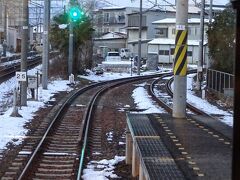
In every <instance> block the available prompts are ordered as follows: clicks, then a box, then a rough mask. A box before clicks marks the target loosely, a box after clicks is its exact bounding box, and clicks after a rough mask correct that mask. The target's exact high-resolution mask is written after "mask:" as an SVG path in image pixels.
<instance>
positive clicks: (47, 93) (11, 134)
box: [0, 66, 232, 180]
mask: <svg viewBox="0 0 240 180" xmlns="http://www.w3.org/2000/svg"><path fill="white" fill-rule="evenodd" d="M40 69H41V66H39V67H37V68H34V69H33V70H30V71H28V74H29V75H34V74H36V72H37V71H39V70H40ZM163 71H164V69H163V68H161V72H163ZM167 71H169V69H168V70H167ZM150 73H156V72H155V71H152V72H146V73H141V75H143V74H150ZM129 76H130V73H111V72H105V73H104V74H103V75H94V73H92V72H90V74H89V75H88V76H80V77H81V78H85V79H88V80H92V81H107V80H112V79H118V78H125V77H129ZM133 76H136V74H135V73H134V74H133ZM67 83H68V81H64V80H60V79H59V80H55V81H51V82H50V83H49V84H48V90H43V89H42V88H41V87H40V88H39V101H28V102H27V105H28V106H27V107H22V108H21V110H19V113H20V114H21V115H22V116H23V117H22V118H14V117H10V114H11V112H12V109H13V108H9V109H8V110H7V111H6V112H5V113H4V114H3V115H0V149H3V148H5V146H6V144H7V143H8V142H12V143H15V144H19V143H21V141H22V139H23V137H24V135H25V134H26V129H24V125H25V123H26V122H29V121H31V119H33V117H34V113H35V112H36V111H37V110H38V109H39V108H41V107H44V106H45V103H44V102H47V101H49V100H50V99H51V97H52V96H53V93H57V92H58V91H70V90H71V88H69V87H68V86H67ZM144 85H145V84H144V83H143V84H137V85H136V88H135V89H134V91H133V93H132V97H133V99H134V102H135V103H136V105H137V107H138V108H139V109H141V110H142V112H141V113H162V112H164V110H163V109H162V108H159V107H158V106H156V105H155V104H154V102H153V101H152V100H150V98H149V96H148V93H147V90H146V89H144ZM15 86H16V79H15V78H14V77H13V78H11V79H10V80H8V81H6V82H4V83H2V84H0V99H1V101H2V102H0V103H4V102H5V101H7V100H8V99H9V98H12V97H11V96H12V95H9V93H10V94H11V93H12V91H13V89H14V87H15ZM7 94H8V95H7ZM187 96H188V101H191V102H194V103H196V104H197V105H201V104H204V107H203V108H204V110H205V109H208V110H210V107H211V108H215V107H212V106H210V105H209V104H208V102H207V101H204V100H202V99H200V98H196V97H194V95H193V93H192V91H191V77H189V78H188V95H187ZM1 105H2V104H1ZM127 107H129V105H125V106H124V108H127ZM215 111H216V112H217V113H218V114H219V112H220V113H221V114H224V117H228V118H229V119H227V118H226V119H225V118H224V120H223V121H224V122H225V123H227V124H229V125H232V114H230V113H227V112H224V111H220V110H219V109H211V110H210V112H211V113H213V112H215ZM111 135H112V134H111V132H110V133H109V134H107V138H109V141H111ZM96 153H97V152H96ZM123 160H124V157H119V156H115V157H114V159H111V160H105V159H104V160H101V161H98V162H97V161H91V162H90V163H89V164H88V166H87V168H86V169H84V175H83V179H85V180H91V179H98V180H100V179H103V180H105V179H108V178H107V177H111V178H117V176H116V175H115V174H114V173H113V172H114V165H116V164H117V163H118V162H120V161H123Z"/></svg>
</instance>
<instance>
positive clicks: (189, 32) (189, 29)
mask: <svg viewBox="0 0 240 180" xmlns="http://www.w3.org/2000/svg"><path fill="white" fill-rule="evenodd" d="M188 34H189V35H191V34H192V30H191V28H190V27H189V28H188Z"/></svg>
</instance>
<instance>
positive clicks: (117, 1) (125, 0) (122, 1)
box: [102, 0, 229, 7]
mask: <svg viewBox="0 0 240 180" xmlns="http://www.w3.org/2000/svg"><path fill="white" fill-rule="evenodd" d="M102 1H108V2H109V3H111V4H112V5H114V6H128V7H138V6H139V2H140V0H132V1H133V2H131V0H102ZM150 1H151V2H155V1H156V2H158V4H160V5H166V4H168V3H167V2H169V3H172V4H175V0H143V4H144V6H145V7H151V6H152V3H150ZM197 1H198V2H200V1H201V0H197ZM209 1H210V0H205V2H206V4H209ZM228 2H229V0H213V4H219V5H224V4H227V3H228ZM189 3H193V0H189Z"/></svg>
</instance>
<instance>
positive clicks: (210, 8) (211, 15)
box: [209, 0, 213, 24]
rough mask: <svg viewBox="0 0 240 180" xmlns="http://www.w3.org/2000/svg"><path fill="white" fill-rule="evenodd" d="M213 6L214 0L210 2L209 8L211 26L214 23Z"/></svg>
mask: <svg viewBox="0 0 240 180" xmlns="http://www.w3.org/2000/svg"><path fill="white" fill-rule="evenodd" d="M212 5H213V0H210V6H209V23H210V24H211V23H212V17H213V14H212Z"/></svg>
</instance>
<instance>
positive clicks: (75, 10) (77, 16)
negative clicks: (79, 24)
mask: <svg viewBox="0 0 240 180" xmlns="http://www.w3.org/2000/svg"><path fill="white" fill-rule="evenodd" d="M83 15H84V13H83V11H82V10H81V9H80V8H79V7H77V6H72V7H71V8H70V9H69V17H70V21H72V22H76V21H79V20H81V18H82V16H83Z"/></svg>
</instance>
